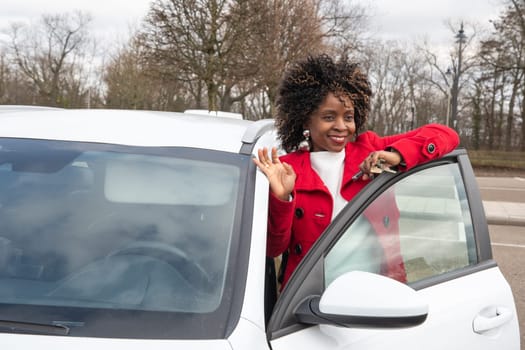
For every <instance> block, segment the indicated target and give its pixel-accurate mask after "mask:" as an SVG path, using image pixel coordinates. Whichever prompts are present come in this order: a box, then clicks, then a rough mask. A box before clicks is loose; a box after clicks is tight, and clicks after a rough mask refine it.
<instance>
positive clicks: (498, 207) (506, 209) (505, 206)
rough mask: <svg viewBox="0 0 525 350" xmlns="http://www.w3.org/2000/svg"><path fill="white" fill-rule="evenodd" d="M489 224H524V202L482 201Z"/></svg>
mask: <svg viewBox="0 0 525 350" xmlns="http://www.w3.org/2000/svg"><path fill="white" fill-rule="evenodd" d="M483 207H484V209H485V216H486V218H487V223H488V224H489V225H512V226H525V203H514V202H492V201H483Z"/></svg>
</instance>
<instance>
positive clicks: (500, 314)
mask: <svg viewBox="0 0 525 350" xmlns="http://www.w3.org/2000/svg"><path fill="white" fill-rule="evenodd" d="M490 309H491V312H490V313H486V312H482V313H483V314H481V313H480V314H479V315H477V316H476V317H475V318H474V321H473V322H472V328H473V329H474V332H476V333H485V332H488V331H490V330H493V329H496V328H498V327H501V326H503V325H504V324H505V323H507V322H509V321H510V320H511V319H512V316H513V312H512V310H511V309H509V308H506V307H504V306H498V307H496V308H490ZM486 314H488V315H486Z"/></svg>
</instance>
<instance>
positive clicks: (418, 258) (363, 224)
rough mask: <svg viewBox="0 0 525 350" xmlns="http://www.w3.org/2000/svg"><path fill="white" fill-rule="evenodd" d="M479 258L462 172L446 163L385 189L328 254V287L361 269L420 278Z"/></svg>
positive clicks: (408, 279) (411, 279)
mask: <svg viewBox="0 0 525 350" xmlns="http://www.w3.org/2000/svg"><path fill="white" fill-rule="evenodd" d="M476 262H477V253H476V246H475V240H474V232H473V227H472V220H471V216H470V209H469V204H468V201H467V198H466V193H465V188H464V185H463V181H462V177H461V173H460V170H459V168H458V165H457V164H446V165H440V166H437V167H433V168H429V169H425V170H422V171H420V172H417V173H414V174H411V175H409V176H407V177H405V178H403V179H402V180H400V181H399V182H397V183H395V184H394V185H393V186H391V187H390V188H388V189H387V190H385V191H384V192H383V193H382V194H381V195H380V196H379V197H377V198H376V199H375V200H374V201H373V202H372V203H371V204H370V205H369V206H368V207H367V208H366V209H365V210H364V211H363V212H362V214H361V215H360V216H359V217H358V218H357V219H356V220H355V221H354V222H353V223H352V225H350V226H349V227H348V228H347V229H346V230H345V232H343V234H342V235H341V236H340V238H339V239H338V241H337V242H336V243H335V245H334V246H333V247H332V248H331V249H330V251H329V252H328V254H327V255H326V257H325V262H324V269H325V286H327V285H329V284H330V283H331V282H332V281H333V280H334V279H336V278H337V277H338V276H340V275H341V274H343V273H345V272H348V271H353V270H359V271H368V272H373V273H378V274H382V275H385V276H388V277H391V278H394V279H396V280H399V281H401V282H407V283H412V282H417V281H420V280H423V279H426V278H429V277H433V276H437V275H441V274H444V273H447V272H450V271H455V270H458V269H461V268H464V267H467V266H469V265H472V264H475V263H476Z"/></svg>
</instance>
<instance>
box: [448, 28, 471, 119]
mask: <svg viewBox="0 0 525 350" xmlns="http://www.w3.org/2000/svg"><path fill="white" fill-rule="evenodd" d="M455 37H456V42H457V43H458V65H457V69H455V70H454V76H453V81H452V89H451V95H452V96H451V98H452V101H451V103H450V108H451V115H450V123H451V126H452V127H453V128H455V127H456V123H457V116H458V94H459V76H460V75H461V62H462V54H463V44H464V43H465V42H466V40H467V36H466V35H465V31H464V30H463V23H461V27H460V28H459V31H458V33H457V34H456V36H455Z"/></svg>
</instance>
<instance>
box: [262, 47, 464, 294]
mask: <svg viewBox="0 0 525 350" xmlns="http://www.w3.org/2000/svg"><path fill="white" fill-rule="evenodd" d="M370 96H371V89H370V84H369V82H368V79H367V77H366V76H365V75H364V74H363V73H362V72H361V71H360V70H359V68H358V66H357V64H354V63H350V62H348V61H346V60H341V61H338V62H336V61H334V60H332V59H331V58H330V57H329V56H327V55H319V56H315V57H309V58H307V59H306V60H304V61H300V62H297V63H296V64H294V65H292V66H291V67H290V68H289V69H288V70H287V71H286V72H285V74H284V77H283V79H282V82H281V85H280V87H279V91H278V98H277V116H276V126H277V131H278V136H279V139H280V141H281V143H282V147H283V148H284V150H285V151H286V152H287V154H286V155H284V156H282V157H280V158H279V157H278V155H277V150H276V149H272V150H271V152H270V154H269V152H268V150H267V149H262V150H259V151H258V158H254V162H255V164H256V165H257V166H258V168H259V169H260V170H261V171H262V172H263V173H264V174H265V175H266V176H267V178H268V181H269V183H270V204H269V205H270V207H269V220H268V242H267V255H268V256H271V257H276V256H279V255H280V254H282V253H283V252H285V251H287V255H288V261H287V264H286V268H285V271H284V280H283V286H284V284H286V282H287V281H288V279H289V278H290V275H291V274H292V272H293V271H294V269H295V268H296V267H297V265H298V264H299V262H300V260H301V259H302V257H303V256H304V255H305V254H306V253H307V252H308V250H309V249H310V247H311V246H312V244H313V243H314V242H315V240H316V239H317V238H318V237H319V236H320V235H321V233H322V232H323V231H324V229H325V228H326V227H327V226H328V225H329V224H330V221H331V220H332V219H333V218H334V217H335V216H336V215H337V213H339V211H340V210H341V209H342V208H343V207H344V205H345V204H346V203H347V202H348V201H350V200H351V199H352V198H353V197H354V196H355V195H356V194H357V193H358V192H359V190H361V189H362V188H363V187H365V186H366V185H367V183H368V182H369V181H370V180H371V179H372V178H373V170H374V167H377V166H381V167H390V168H395V169H397V170H401V171H403V170H408V169H410V168H412V167H414V166H416V165H418V164H421V163H424V162H427V161H429V160H431V159H434V158H437V157H440V156H443V155H444V154H446V153H448V152H450V151H452V150H453V149H454V148H455V147H456V146H457V145H458V143H459V138H458V135H457V134H456V132H455V131H454V130H452V129H450V128H448V127H446V126H443V125H439V124H430V125H426V126H423V127H421V128H418V129H416V130H413V131H410V132H407V133H403V134H398V135H392V136H386V137H380V136H378V135H377V134H375V133H373V132H371V131H366V132H362V133H359V132H360V131H362V129H363V128H364V126H365V123H366V120H367V117H368V114H369V111H370ZM371 224H372V226H373V220H371ZM396 227H397V224H396ZM378 234H379V233H378ZM391 265H392V266H387V267H386V268H387V270H389V271H386V272H385V274H387V275H389V276H392V277H394V278H396V279H398V280H401V281H403V280H404V268H403V267H402V266H401V265H399V264H395V263H394V264H391ZM396 266H397V267H396ZM399 266H401V267H399ZM396 269H397V270H396ZM400 269H402V270H403V271H399V270H400Z"/></svg>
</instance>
